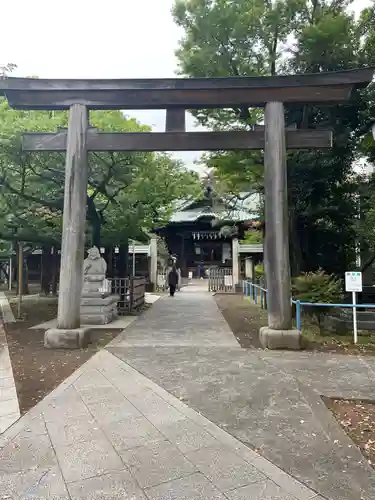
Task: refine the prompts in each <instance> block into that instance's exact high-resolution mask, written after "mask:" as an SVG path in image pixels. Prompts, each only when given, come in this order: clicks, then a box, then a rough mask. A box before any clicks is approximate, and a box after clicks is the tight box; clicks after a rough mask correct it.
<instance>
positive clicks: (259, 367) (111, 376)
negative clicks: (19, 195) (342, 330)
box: [0, 286, 375, 500]
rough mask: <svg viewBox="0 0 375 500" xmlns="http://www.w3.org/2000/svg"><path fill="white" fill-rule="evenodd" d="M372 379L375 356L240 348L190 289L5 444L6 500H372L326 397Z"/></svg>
mask: <svg viewBox="0 0 375 500" xmlns="http://www.w3.org/2000/svg"><path fill="white" fill-rule="evenodd" d="M131 365H132V366H131ZM374 382H375V362H373V361H372V359H371V358H370V359H368V360H367V359H366V360H365V359H361V358H356V357H337V356H333V357H329V356H320V355H311V354H306V353H273V352H264V351H246V350H243V349H241V348H240V347H239V345H238V344H237V342H236V340H235V339H234V337H233V335H232V334H231V332H230V330H229V327H228V325H227V324H226V322H225V321H224V319H223V317H222V316H221V314H220V312H219V310H218V309H217V306H216V304H215V302H214V300H213V298H212V296H211V295H210V294H208V293H204V292H203V291H202V289H201V287H200V286H198V287H197V288H193V287H187V288H186V289H184V291H182V292H181V293H177V294H176V296H175V297H174V298H170V297H163V298H161V299H160V300H159V301H158V302H157V303H156V304H155V305H154V306H153V308H151V309H150V310H149V311H147V312H146V313H145V314H144V315H143V316H141V317H140V318H138V319H137V320H136V321H134V322H133V323H132V324H131V325H130V326H129V327H128V328H127V329H126V330H124V332H123V333H122V334H121V335H120V336H119V337H117V339H115V340H114V341H113V342H112V343H111V344H110V345H109V346H108V348H107V350H104V351H101V352H100V353H98V354H97V355H95V356H94V357H93V358H91V360H90V361H88V362H87V363H86V364H85V365H83V366H82V367H81V368H80V369H79V370H77V372H75V373H74V374H73V375H72V376H71V377H69V378H68V379H67V380H66V381H65V382H64V383H63V384H62V385H61V386H59V387H58V388H57V389H56V390H55V391H53V392H52V393H51V394H50V395H49V396H47V398H45V399H44V400H43V401H42V402H41V403H39V404H38V405H37V406H35V407H34V408H33V409H32V410H31V411H30V412H29V413H28V414H26V415H25V416H24V417H23V418H21V419H20V420H19V421H18V422H17V423H16V424H14V425H13V426H12V427H10V428H9V429H8V430H7V431H6V432H5V433H4V434H3V435H1V436H0V485H1V486H0V499H12V500H13V499H25V500H26V499H38V500H44V499H47V498H48V499H52V500H68V499H70V500H75V499H90V500H96V499H97V500H99V499H105V498H108V499H120V498H121V499H129V500H130V499H132V500H138V499H143V500H146V499H148V500H225V499H226V500H250V499H251V500H312V499H314V500H323V499H332V500H339V499H340V500H341V499H350V500H354V499H355V500H359V499H360V498H363V499H366V500H370V499H374V498H375V495H374V491H375V489H374V484H375V482H374V474H373V471H372V469H370V468H369V467H368V466H367V465H366V463H364V460H363V458H362V456H361V455H360V454H359V451H358V450H357V449H356V448H355V447H354V446H353V445H352V443H351V442H350V440H349V439H348V438H347V437H346V435H345V434H344V433H343V431H342V430H341V429H340V428H339V426H338V425H337V424H336V422H335V421H333V418H332V417H331V416H330V414H329V412H328V410H325V407H324V405H323V404H322V403H321V400H320V398H319V396H318V395H319V394H321V393H328V394H334V395H337V391H339V392H340V391H341V393H342V394H345V395H352V396H353V395H357V396H359V395H367V396H371V394H373V387H374ZM167 391H168V392H167ZM252 448H257V449H261V451H262V454H264V455H265V456H266V457H267V458H268V459H269V460H270V461H268V460H267V458H264V457H263V456H261V455H260V454H259V453H257V452H256V451H254V449H252ZM348 457H350V458H348ZM272 462H273V463H272ZM275 464H276V465H275ZM278 466H279V467H278ZM282 469H284V470H286V471H287V472H289V473H290V474H287V473H286V472H284V471H283V470H282ZM293 476H294V477H293ZM296 478H298V479H300V481H298V480H297V479H296Z"/></svg>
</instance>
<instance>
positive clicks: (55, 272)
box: [51, 247, 60, 297]
mask: <svg viewBox="0 0 375 500" xmlns="http://www.w3.org/2000/svg"><path fill="white" fill-rule="evenodd" d="M59 268H60V266H59V254H58V252H57V248H56V247H53V254H52V278H51V292H52V295H53V296H54V297H56V295H57V285H58V281H59V272H60V269H59Z"/></svg>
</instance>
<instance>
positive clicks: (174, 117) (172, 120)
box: [165, 108, 185, 132]
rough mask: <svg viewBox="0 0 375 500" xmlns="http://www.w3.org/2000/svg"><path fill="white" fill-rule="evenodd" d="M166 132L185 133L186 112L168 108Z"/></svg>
mask: <svg viewBox="0 0 375 500" xmlns="http://www.w3.org/2000/svg"><path fill="white" fill-rule="evenodd" d="M165 131H166V132H185V110H184V109H181V108H168V109H167V112H166V120H165Z"/></svg>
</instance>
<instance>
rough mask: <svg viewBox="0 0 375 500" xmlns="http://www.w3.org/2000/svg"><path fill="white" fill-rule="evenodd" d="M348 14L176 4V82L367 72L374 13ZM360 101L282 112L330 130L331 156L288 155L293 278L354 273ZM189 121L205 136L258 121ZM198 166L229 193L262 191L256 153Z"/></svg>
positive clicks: (300, 0) (250, 117)
mask: <svg viewBox="0 0 375 500" xmlns="http://www.w3.org/2000/svg"><path fill="white" fill-rule="evenodd" d="M348 4H349V2H348V1H346V0H338V1H334V2H332V1H331V0H323V1H321V2H312V1H308V0H279V1H278V2H264V1H263V0H237V1H236V2H229V1H227V0H212V1H205V0H176V1H175V8H174V18H175V21H176V23H177V24H178V25H179V26H180V27H181V28H182V29H183V30H184V36H183V38H182V40H181V43H180V46H179V49H178V51H177V57H178V60H179V63H180V72H181V74H183V75H187V76H254V75H274V74H286V73H306V72H308V73H310V72H321V71H336V70H342V69H350V68H353V67H358V66H361V65H363V64H368V63H369V62H370V63H371V61H374V60H375V42H374V40H375V35H374V33H375V31H374V26H375V23H374V22H373V21H374V19H375V15H374V12H375V11H374V9H375V8H374V7H371V8H370V9H365V10H364V11H363V12H362V16H361V17H360V20H359V21H358V22H357V21H356V20H355V18H354V15H352V14H351V13H350V12H349V11H348V9H347V7H348ZM370 95H371V92H370V91H366V92H362V93H361V94H356V95H355V96H354V97H353V99H352V101H350V102H349V103H348V104H347V105H340V106H335V105H332V106H327V105H325V106H307V105H293V106H287V107H286V121H287V124H296V125H297V127H299V128H328V129H332V130H333V132H334V137H335V141H334V147H333V148H332V150H329V151H301V152H297V153H290V154H289V155H288V195H289V196H288V198H289V219H290V242H291V245H290V255H291V267H292V273H293V275H295V276H297V275H299V274H300V273H301V272H304V271H309V270H316V269H318V268H319V267H322V268H323V269H325V270H327V271H328V272H334V273H337V274H339V273H341V272H342V270H343V269H346V268H350V267H351V266H352V265H354V260H355V253H354V247H355V240H356V239H357V238H358V234H357V223H356V219H355V217H356V214H357V213H358V205H357V201H356V198H355V196H354V194H355V193H356V191H357V190H358V178H357V177H356V176H354V175H353V170H352V169H353V163H354V162H355V160H357V159H358V154H359V150H358V143H359V137H360V135H361V134H363V130H365V131H366V136H367V138H368V137H369V136H368V134H367V131H368V123H369V119H370V118H372V119H373V117H374V116H375V106H374V104H373V103H375V99H372V98H371V99H370ZM369 104H371V105H370V106H369ZM195 116H196V117H197V118H198V120H199V122H201V123H202V124H205V125H207V126H208V127H210V128H211V129H213V130H229V129H232V130H233V129H242V130H243V129H245V130H246V129H249V128H250V126H251V125H252V124H254V123H259V122H260V121H261V119H262V113H261V112H260V111H259V110H254V109H247V108H246V107H244V108H242V109H229V110H224V111H223V110H219V111H217V110H201V111H199V112H197V113H196V114H195ZM366 127H367V128H366ZM374 146H375V143H373V141H372V139H371V147H374ZM374 151H375V147H374ZM374 157H375V154H374ZM205 161H206V163H207V164H208V165H209V166H210V167H213V168H214V169H215V176H217V177H218V178H222V179H223V180H224V181H225V182H226V184H227V185H228V186H230V187H231V189H232V190H236V189H237V190H242V191H244V190H249V191H250V190H256V191H258V192H261V191H262V190H263V156H262V152H259V153H257V152H229V153H222V152H220V153H215V154H212V155H207V156H206V157H205Z"/></svg>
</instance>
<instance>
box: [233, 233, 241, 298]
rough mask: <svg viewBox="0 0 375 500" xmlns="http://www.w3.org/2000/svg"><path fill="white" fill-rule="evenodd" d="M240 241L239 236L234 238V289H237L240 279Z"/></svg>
mask: <svg viewBox="0 0 375 500" xmlns="http://www.w3.org/2000/svg"><path fill="white" fill-rule="evenodd" d="M239 250H240V249H239V242H238V238H233V240H232V280H233V291H234V292H235V291H236V287H237V285H238V283H239V281H240V266H239V257H240V252H239Z"/></svg>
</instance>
